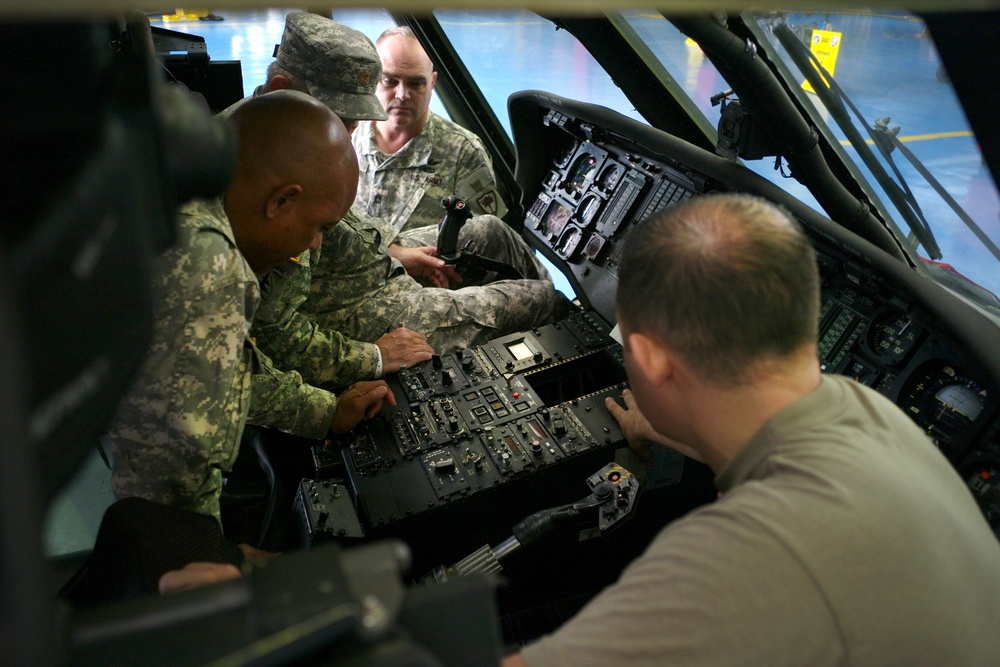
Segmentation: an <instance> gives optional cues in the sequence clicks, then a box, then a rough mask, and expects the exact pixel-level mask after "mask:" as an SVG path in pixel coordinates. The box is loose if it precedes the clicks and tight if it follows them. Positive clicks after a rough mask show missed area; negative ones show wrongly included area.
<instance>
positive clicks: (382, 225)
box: [351, 206, 399, 248]
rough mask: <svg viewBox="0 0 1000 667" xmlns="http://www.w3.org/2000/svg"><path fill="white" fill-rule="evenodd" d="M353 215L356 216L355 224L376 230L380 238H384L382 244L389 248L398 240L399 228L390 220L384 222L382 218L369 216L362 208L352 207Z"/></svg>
mask: <svg viewBox="0 0 1000 667" xmlns="http://www.w3.org/2000/svg"><path fill="white" fill-rule="evenodd" d="M351 214H353V216H354V223H355V224H356V225H362V226H366V227H371V228H373V229H375V230H376V231H377V232H378V233H379V236H381V237H382V243H384V244H385V246H386V247H387V248H388V247H389V246H390V245H392V243H393V242H394V241H395V240H396V237H397V236H398V235H399V228H398V227H396V225H394V224H392V223H391V222H389V221H388V220H383V219H382V218H376V217H375V216H373V215H369V214H368V212H367V211H365V210H364V209H363V208H361V207H360V206H352V207H351Z"/></svg>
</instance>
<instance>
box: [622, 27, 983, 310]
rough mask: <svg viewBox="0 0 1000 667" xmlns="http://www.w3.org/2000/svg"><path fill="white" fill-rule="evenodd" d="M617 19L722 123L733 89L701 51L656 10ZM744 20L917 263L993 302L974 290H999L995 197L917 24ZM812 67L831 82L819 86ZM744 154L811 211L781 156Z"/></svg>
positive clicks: (929, 42) (938, 63)
mask: <svg viewBox="0 0 1000 667" xmlns="http://www.w3.org/2000/svg"><path fill="white" fill-rule="evenodd" d="M623 16H624V18H625V20H626V22H627V23H628V25H629V26H631V27H632V28H633V29H634V31H635V35H636V36H637V37H638V38H640V39H641V40H642V41H643V42H644V43H645V44H646V45H647V46H648V48H649V50H650V52H651V53H653V54H655V56H656V58H657V59H658V61H659V63H660V64H661V65H662V66H663V67H664V69H665V70H667V71H668V72H670V73H671V75H672V80H673V81H675V82H676V83H677V84H678V85H679V86H680V87H681V88H682V89H683V90H684V92H685V93H686V94H687V95H688V96H689V97H690V98H691V100H692V101H693V103H694V104H695V106H697V107H698V109H699V110H700V111H701V112H703V113H704V114H705V117H706V118H707V119H708V121H709V122H710V123H711V124H712V125H713V127H718V123H719V120H720V118H721V114H722V110H723V108H725V105H726V100H725V99H722V100H721V103H720V95H722V94H724V93H725V92H726V90H727V88H728V84H727V83H726V82H725V80H724V79H723V78H722V77H721V76H720V75H719V73H718V72H717V71H716V70H715V68H714V67H713V66H712V65H711V63H709V62H708V61H707V59H706V58H704V57H703V55H702V52H701V49H700V48H699V47H698V45H697V44H695V43H694V42H693V41H691V40H690V39H686V38H685V37H684V36H683V35H682V34H681V33H680V32H679V31H678V30H677V29H676V28H674V27H673V26H672V25H671V24H670V23H669V21H667V20H665V19H664V17H663V16H662V15H660V14H658V13H656V12H653V11H649V12H634V13H629V14H623ZM743 19H744V22H745V23H746V25H747V27H748V28H749V30H750V32H751V33H752V35H753V38H754V41H755V42H756V44H757V46H758V48H760V49H761V50H762V51H763V53H762V55H763V56H764V57H766V58H767V59H768V60H769V61H770V62H771V63H773V65H774V70H775V73H776V74H777V75H778V76H780V77H782V78H784V79H785V81H786V83H787V87H788V88H789V89H790V90H792V91H794V93H795V94H796V96H797V97H798V99H799V100H800V101H802V102H803V104H802V105H801V107H802V108H803V109H805V111H806V112H807V113H808V115H809V122H810V123H811V124H813V125H814V126H815V127H816V128H817V130H818V131H819V132H821V133H823V134H825V135H826V136H827V137H828V138H829V139H830V143H831V144H832V145H833V146H834V147H835V149H836V150H837V151H838V152H839V154H840V156H841V157H842V158H844V160H845V161H846V162H847V164H848V165H849V168H850V169H851V171H852V173H853V176H854V178H855V179H857V181H858V183H859V186H860V187H861V188H862V189H863V190H864V191H865V193H866V195H867V200H868V203H869V205H870V206H871V207H872V208H873V209H875V210H877V212H878V215H879V217H880V218H881V219H883V220H884V221H885V222H886V224H887V226H888V227H889V228H890V229H891V230H892V231H893V233H894V234H895V235H896V236H897V238H899V239H901V240H902V243H903V244H904V245H905V247H907V248H908V249H909V250H910V251H911V255H912V256H913V257H915V258H916V259H917V261H918V262H919V263H920V264H921V267H920V268H921V269H926V270H927V271H928V273H929V274H930V275H932V276H933V277H934V278H935V279H936V280H938V281H939V282H943V283H945V284H947V285H949V286H951V287H959V286H960V285H961V284H962V283H965V281H963V280H961V279H960V278H959V276H961V277H964V278H965V279H967V280H968V281H971V283H972V285H968V284H965V285H964V287H959V289H961V290H962V291H963V292H964V293H966V294H967V295H969V294H971V295H973V296H974V297H976V296H978V297H979V298H978V299H977V300H979V301H980V302H981V303H983V302H984V301H985V303H984V305H989V306H995V305H996V302H995V299H993V298H992V295H987V294H983V293H982V292H981V291H980V290H976V289H975V285H978V286H981V287H983V288H985V289H986V290H988V291H989V292H992V294H994V295H995V294H1000V270H998V268H1000V267H998V266H997V263H998V261H1000V248H998V243H1000V198H998V195H997V188H996V184H995V183H994V181H993V178H992V176H991V174H990V172H989V169H988V168H987V166H986V165H985V164H984V162H983V159H982V156H981V154H980V150H979V145H978V143H977V141H976V137H975V136H974V135H973V132H972V130H971V129H970V127H969V123H968V121H967V119H966V116H965V114H964V112H963V110H962V106H961V104H960V102H959V100H958V98H957V96H956V94H955V92H954V90H953V88H952V86H951V84H950V82H949V78H948V74H947V72H946V71H945V69H944V66H943V65H942V64H941V60H940V58H939V56H938V53H937V50H936V49H935V46H934V43H933V41H932V39H931V36H930V33H929V31H928V30H927V28H926V26H925V25H924V23H923V21H922V20H921V19H920V18H918V17H916V16H914V15H912V14H909V13H906V12H902V11H898V12H897V11H893V12H888V13H886V12H880V13H878V14H874V13H872V12H869V11H864V10H855V11H843V12H833V11H831V12H827V13H814V14H802V13H793V12H783V11H768V12H759V13H755V14H748V15H744V17H743ZM810 70H812V71H810ZM819 72H825V73H827V75H828V76H829V81H828V83H827V84H826V85H824V83H823V81H824V78H823V76H822V75H820V74H819ZM814 84H815V86H816V87H814ZM740 158H741V159H744V160H745V162H746V164H747V166H749V167H750V168H751V169H754V170H755V171H757V172H758V173H759V174H761V175H762V176H765V177H767V178H769V179H770V180H772V181H774V182H776V183H778V184H779V185H781V186H782V187H783V188H784V189H786V190H788V191H790V192H791V193H792V194H794V195H796V196H797V197H798V198H799V199H802V200H803V201H805V202H807V203H811V204H813V205H814V206H815V205H816V204H815V201H814V200H812V198H811V197H810V196H809V195H808V194H805V193H803V192H802V191H801V190H800V189H799V187H798V185H797V184H795V183H794V181H793V180H792V179H791V178H787V176H788V173H787V171H786V170H785V167H784V165H783V164H782V162H781V161H780V160H778V161H776V160H775V158H774V157H764V158H760V159H748V158H746V157H745V156H742V155H741V156H740ZM817 208H818V206H817Z"/></svg>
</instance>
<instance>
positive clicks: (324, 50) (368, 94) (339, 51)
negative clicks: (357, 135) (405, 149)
mask: <svg viewBox="0 0 1000 667" xmlns="http://www.w3.org/2000/svg"><path fill="white" fill-rule="evenodd" d="M274 57H275V58H276V60H275V61H274V62H273V63H271V66H270V67H269V68H268V71H267V78H268V81H269V82H272V80H273V79H274V77H275V76H284V77H287V78H288V79H289V80H290V81H291V83H292V84H293V85H292V86H291V87H293V88H295V89H298V90H302V92H307V93H309V94H310V95H312V96H313V97H315V98H316V99H318V100H319V101H320V102H322V103H323V104H325V105H327V106H328V107H330V109H332V110H333V112H334V113H335V114H337V115H338V116H340V119H341V120H343V121H348V120H353V121H358V120H371V119H376V120H384V119H385V118H386V113H385V111H384V110H383V109H382V104H381V103H380V102H379V100H378V98H377V97H376V96H375V86H376V84H378V81H379V78H380V77H381V76H382V65H381V63H380V62H379V58H378V54H377V53H376V52H375V50H374V47H373V46H372V43H371V41H370V40H369V39H368V38H367V37H365V36H364V34H362V33H360V32H358V31H357V30H354V29H353V28H349V27H347V26H346V25H344V24H343V23H338V22H337V21H333V20H331V19H328V18H325V17H323V16H319V15H318V14H307V13H305V12H293V13H291V14H289V15H288V16H287V17H285V32H284V34H283V35H282V36H281V44H278V45H276V46H275V47H274ZM274 88H275V86H273V85H271V86H269V89H271V90H273V89H274ZM347 129H348V130H350V129H353V128H352V127H351V126H350V125H348V128H347Z"/></svg>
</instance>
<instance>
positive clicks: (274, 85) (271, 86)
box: [267, 74, 292, 93]
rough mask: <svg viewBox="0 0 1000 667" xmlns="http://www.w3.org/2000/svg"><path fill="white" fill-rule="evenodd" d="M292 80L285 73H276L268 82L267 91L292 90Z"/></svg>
mask: <svg viewBox="0 0 1000 667" xmlns="http://www.w3.org/2000/svg"><path fill="white" fill-rule="evenodd" d="M291 89H292V80H291V79H289V78H288V77H287V76H285V75H284V74H275V75H274V76H272V77H271V80H270V81H268V82H267V92H269V93H273V92H274V91H276V90H291Z"/></svg>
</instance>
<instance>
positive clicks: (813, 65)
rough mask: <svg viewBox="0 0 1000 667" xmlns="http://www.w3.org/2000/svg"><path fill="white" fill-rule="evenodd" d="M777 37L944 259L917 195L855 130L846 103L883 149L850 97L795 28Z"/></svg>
mask: <svg viewBox="0 0 1000 667" xmlns="http://www.w3.org/2000/svg"><path fill="white" fill-rule="evenodd" d="M774 34H775V35H776V36H777V37H778V40H779V41H780V42H781V45H782V46H784V47H785V50H786V51H787V52H788V54H789V56H791V58H792V61H793V62H794V63H795V64H796V66H797V67H798V68H799V70H800V71H801V72H802V74H803V75H804V76H805V77H806V80H808V81H809V84H810V85H811V86H812V88H813V90H814V91H815V92H816V95H817V96H818V97H819V99H820V101H821V102H823V105H824V106H826V108H827V110H828V111H829V112H830V115H831V116H833V118H834V120H836V121H837V124H838V125H839V126H840V129H841V130H843V132H844V134H845V135H847V140H848V141H850V142H851V145H852V146H854V149H855V150H857V151H858V155H859V156H860V157H861V160H862V161H863V162H864V163H865V165H866V166H867V167H868V169H870V170H871V172H872V175H873V176H875V179H876V180H877V181H878V183H879V185H881V186H882V189H883V190H885V193H886V194H887V195H888V196H889V199H891V200H892V203H893V204H895V206H896V209H897V210H898V211H899V213H900V215H902V216H903V219H904V220H905V221H906V224H907V225H909V227H910V230H911V231H912V232H913V235H914V236H915V237H916V238H917V241H918V242H919V243H920V245H922V246H923V247H924V250H926V251H927V254H928V255H929V256H930V258H931V259H941V256H942V255H941V249H940V247H938V244H937V241H936V240H935V239H934V233H933V232H932V231H931V228H930V225H928V224H927V220H926V219H924V216H923V213H922V212H921V211H920V207H919V206H918V205H917V202H916V199H914V197H913V194H912V193H911V192H910V191H909V188H908V187H907V189H906V190H905V191H904V190H903V189H902V188H901V187H900V186H899V184H898V183H896V181H894V180H892V177H891V176H890V175H889V173H888V172H887V171H886V170H885V168H884V167H883V166H882V165H881V164H880V163H879V161H878V160H877V159H875V154H874V153H873V152H872V150H871V148H869V147H868V144H867V143H866V142H865V140H864V138H863V137H862V136H861V134H860V133H859V132H858V131H857V129H856V128H855V127H854V123H852V122H851V118H850V116H849V115H848V113H847V111H846V110H845V109H844V103H845V102H846V103H847V104H848V105H849V106H850V107H851V109H852V110H853V111H854V113H855V114H857V116H858V118H859V119H860V120H861V122H862V124H863V125H864V126H865V129H866V130H868V133H869V136H871V138H872V141H873V142H874V143H875V144H876V145H879V142H878V140H877V139H876V138H875V136H874V134H872V130H871V129H870V128H869V127H868V124H867V123H866V122H865V120H864V118H863V117H862V116H861V113H860V112H859V111H858V110H857V107H855V106H854V104H853V103H852V102H851V100H850V98H849V97H848V96H847V93H845V92H844V91H843V89H841V88H840V86H839V84H837V82H836V81H835V80H834V79H833V77H832V76H831V75H830V73H829V72H827V71H826V69H825V68H824V67H823V66H822V64H820V62H819V61H818V60H817V59H816V57H815V56H814V55H813V53H812V51H810V50H809V49H807V48H806V46H805V45H804V44H803V43H802V42H801V41H799V38H798V37H796V35H795V33H794V32H793V31H792V29H791V28H789V27H788V26H787V25H786V24H781V25H780V26H778V27H776V28H775V29H774ZM821 72H822V74H821ZM880 150H881V146H880ZM890 162H891V160H890ZM893 169H894V170H895V164H893ZM896 176H897V177H898V178H899V180H900V181H901V182H902V183H904V184H905V183H906V181H905V179H903V177H902V175H901V174H900V173H899V171H898V170H896Z"/></svg>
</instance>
